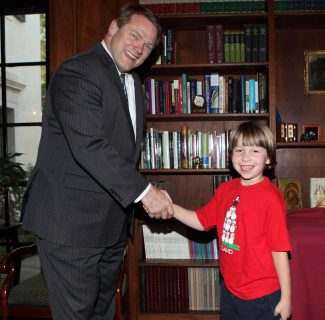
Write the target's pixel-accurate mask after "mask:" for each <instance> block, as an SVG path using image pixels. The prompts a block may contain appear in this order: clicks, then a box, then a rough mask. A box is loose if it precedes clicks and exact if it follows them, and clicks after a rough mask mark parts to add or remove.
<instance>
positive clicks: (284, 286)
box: [272, 251, 291, 320]
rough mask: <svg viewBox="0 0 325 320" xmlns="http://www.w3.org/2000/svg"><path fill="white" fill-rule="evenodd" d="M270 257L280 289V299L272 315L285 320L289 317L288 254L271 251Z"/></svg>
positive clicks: (289, 282)
mask: <svg viewBox="0 0 325 320" xmlns="http://www.w3.org/2000/svg"><path fill="white" fill-rule="evenodd" d="M272 257H273V263H274V266H275V270H276V272H277V275H278V278H279V282H280V288H281V298H280V301H279V303H278V304H277V306H276V307H275V310H274V315H280V316H281V320H287V319H289V317H290V315H291V279H290V267H289V258H288V253H287V252H283V251H272Z"/></svg>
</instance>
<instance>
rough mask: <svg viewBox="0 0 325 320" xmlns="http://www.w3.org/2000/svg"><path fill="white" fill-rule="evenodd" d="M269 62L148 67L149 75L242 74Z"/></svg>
mask: <svg viewBox="0 0 325 320" xmlns="http://www.w3.org/2000/svg"><path fill="white" fill-rule="evenodd" d="M268 67H269V65H268V62H254V63H188V64H153V65H151V66H150V67H149V68H148V71H147V76H148V77H149V76H150V77H152V76H155V75H159V76H168V75H170V76H175V74H181V73H183V72H185V73H186V74H188V75H202V74H206V73H211V71H218V72H221V73H223V74H232V75H241V74H243V73H257V72H261V71H264V72H266V70H267V69H268Z"/></svg>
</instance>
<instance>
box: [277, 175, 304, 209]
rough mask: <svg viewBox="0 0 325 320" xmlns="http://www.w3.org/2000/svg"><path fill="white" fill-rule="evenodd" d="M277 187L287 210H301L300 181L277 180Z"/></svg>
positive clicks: (293, 179)
mask: <svg viewBox="0 0 325 320" xmlns="http://www.w3.org/2000/svg"><path fill="white" fill-rule="evenodd" d="M277 186H278V188H279V189H280V190H281V192H282V194H283V197H284V200H285V202H286V205H287V210H291V209H297V208H302V196H301V180H300V179H295V178H278V179H277Z"/></svg>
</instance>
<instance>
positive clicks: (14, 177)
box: [0, 153, 27, 193]
mask: <svg viewBox="0 0 325 320" xmlns="http://www.w3.org/2000/svg"><path fill="white" fill-rule="evenodd" d="M21 155H22V154H21V153H11V154H8V155H7V156H6V157H0V193H4V192H6V190H7V189H8V188H12V190H13V191H14V192H15V193H16V192H19V184H20V183H21V182H23V181H25V179H26V177H27V174H26V171H25V170H24V169H23V167H22V164H21V163H19V162H16V161H14V160H13V159H14V158H15V157H19V156H21Z"/></svg>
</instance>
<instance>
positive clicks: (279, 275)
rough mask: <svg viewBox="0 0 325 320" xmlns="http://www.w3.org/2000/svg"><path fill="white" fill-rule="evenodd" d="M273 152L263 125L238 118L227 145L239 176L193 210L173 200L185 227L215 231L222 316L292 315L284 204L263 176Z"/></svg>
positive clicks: (227, 319)
mask: <svg viewBox="0 0 325 320" xmlns="http://www.w3.org/2000/svg"><path fill="white" fill-rule="evenodd" d="M275 150H276V146H275V142H274V138H273V135H272V133H271V131H270V129H269V128H268V127H267V126H266V125H265V124H264V123H262V122H256V121H248V122H243V123H242V124H240V125H239V127H238V128H237V129H236V130H235V131H234V133H233V136H232V139H231V142H230V146H229V153H230V155H231V160H232V164H233V167H234V169H235V170H236V171H237V172H238V174H239V175H240V178H235V179H233V180H231V181H228V182H225V183H223V184H222V185H220V186H219V187H218V188H217V189H216V191H215V194H214V196H213V197H212V198H211V199H210V201H209V202H208V203H207V204H206V205H205V206H204V207H202V208H200V209H198V210H196V211H191V210H188V209H185V208H183V207H180V206H178V205H176V204H174V218H176V219H177V220H179V221H181V222H182V223H184V224H186V225H187V226H190V227H192V228H194V229H196V230H209V229H211V228H216V229H217V233H218V239H219V263H220V271H221V275H222V278H223V280H222V283H221V319H222V320H268V319H270V320H271V319H282V320H286V319H288V318H289V317H290V314H291V282H290V270H289V260H288V253H287V252H288V251H289V250H290V249H291V245H290V241H289V236H288V231H287V227H286V207H285V202H284V200H283V197H282V194H281V192H280V191H279V190H278V189H277V188H276V187H275V186H274V185H273V184H272V183H271V181H270V180H269V179H268V178H267V177H264V176H263V171H264V169H270V168H272V167H274V166H275V164H276V159H275Z"/></svg>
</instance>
